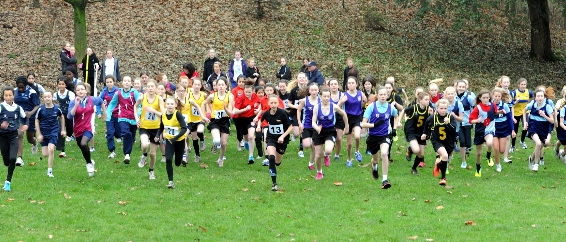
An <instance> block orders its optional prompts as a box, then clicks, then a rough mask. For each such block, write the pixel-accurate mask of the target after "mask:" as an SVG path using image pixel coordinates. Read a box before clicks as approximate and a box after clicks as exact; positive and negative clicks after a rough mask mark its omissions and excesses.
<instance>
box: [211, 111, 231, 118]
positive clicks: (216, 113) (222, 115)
mask: <svg viewBox="0 0 566 242" xmlns="http://www.w3.org/2000/svg"><path fill="white" fill-rule="evenodd" d="M225 117H228V115H226V111H224V110H216V111H214V118H216V119H219V118H225Z"/></svg>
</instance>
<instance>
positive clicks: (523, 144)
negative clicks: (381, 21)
mask: <svg viewBox="0 0 566 242" xmlns="http://www.w3.org/2000/svg"><path fill="white" fill-rule="evenodd" d="M520 142H521V147H523V149H527V143H525V142H522V141H520Z"/></svg>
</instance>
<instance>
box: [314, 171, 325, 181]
mask: <svg viewBox="0 0 566 242" xmlns="http://www.w3.org/2000/svg"><path fill="white" fill-rule="evenodd" d="M323 177H324V174H322V172H317V173H316V179H317V180H322V178H323Z"/></svg>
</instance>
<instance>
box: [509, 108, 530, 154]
mask: <svg viewBox="0 0 566 242" xmlns="http://www.w3.org/2000/svg"><path fill="white" fill-rule="evenodd" d="M514 118H515V119H516V120H517V123H516V124H515V128H514V130H515V134H517V133H519V123H521V122H523V116H522V115H521V116H514ZM525 137H527V131H526V130H523V129H521V142H525ZM516 141H517V136H515V138H511V146H512V147H515V143H516Z"/></svg>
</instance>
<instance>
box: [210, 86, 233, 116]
mask: <svg viewBox="0 0 566 242" xmlns="http://www.w3.org/2000/svg"><path fill="white" fill-rule="evenodd" d="M229 97H230V94H228V93H226V95H225V96H224V99H223V100H220V97H219V96H218V92H215V93H214V98H213V99H212V105H211V106H212V115H211V117H212V118H213V119H221V118H228V114H227V113H226V110H224V105H225V104H226V105H228V102H229Z"/></svg>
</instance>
